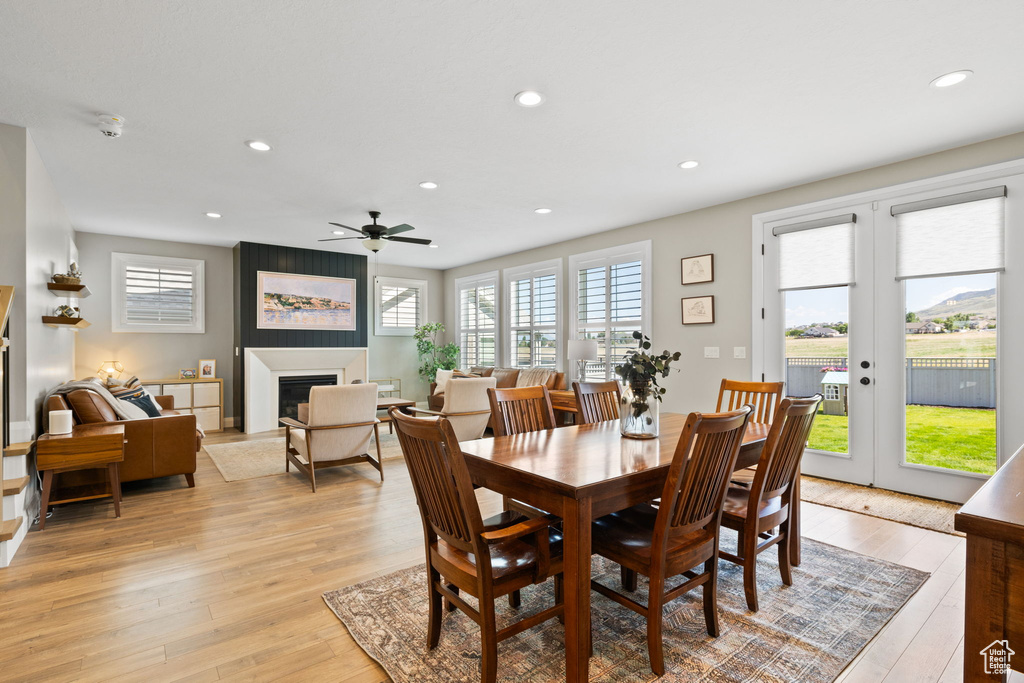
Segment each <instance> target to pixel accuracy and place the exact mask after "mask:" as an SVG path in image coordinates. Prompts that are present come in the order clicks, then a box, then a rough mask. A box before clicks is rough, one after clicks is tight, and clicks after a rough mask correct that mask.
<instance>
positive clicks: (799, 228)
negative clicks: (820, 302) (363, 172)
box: [772, 213, 857, 291]
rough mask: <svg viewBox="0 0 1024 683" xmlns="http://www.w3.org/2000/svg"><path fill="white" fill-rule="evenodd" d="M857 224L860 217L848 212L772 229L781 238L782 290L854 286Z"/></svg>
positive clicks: (780, 265) (780, 271) (780, 277)
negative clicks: (855, 230) (854, 248)
mask: <svg viewBox="0 0 1024 683" xmlns="http://www.w3.org/2000/svg"><path fill="white" fill-rule="evenodd" d="M856 221H857V216H856V214H852V213H848V214H843V215H839V216H832V217H830V218H822V219H818V220H813V221H803V222H800V223H791V224H789V225H782V226H778V227H776V228H774V229H772V234H773V235H775V236H776V237H778V239H779V245H778V246H779V289H780V290H782V291H787V290H793V289H816V288H819V287H842V286H844V285H851V284H853V282H854V269H853V266H854V263H853V246H854V244H853V239H854V225H855V223H856Z"/></svg>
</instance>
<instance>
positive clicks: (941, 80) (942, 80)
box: [931, 69, 974, 88]
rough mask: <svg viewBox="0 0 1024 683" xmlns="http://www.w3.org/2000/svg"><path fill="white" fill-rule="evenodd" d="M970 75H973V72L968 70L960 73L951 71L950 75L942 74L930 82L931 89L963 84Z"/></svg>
mask: <svg viewBox="0 0 1024 683" xmlns="http://www.w3.org/2000/svg"><path fill="white" fill-rule="evenodd" d="M972 75H974V72H973V71H971V70H970V69H964V70H962V71H953V72H952V73H948V74H943V75H942V76H939V77H938V78H936V79H935V80H934V81H932V82H931V86H932V87H933V88H948V87H949V86H951V85H956V84H957V83H963V82H964V81H965V80H967V77H968V76H972Z"/></svg>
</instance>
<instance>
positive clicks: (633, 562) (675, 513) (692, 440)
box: [591, 407, 751, 676]
mask: <svg viewBox="0 0 1024 683" xmlns="http://www.w3.org/2000/svg"><path fill="white" fill-rule="evenodd" d="M750 414H751V411H750V408H749V407H745V408H743V409H741V410H735V411H731V412H727V413H718V414H711V415H702V414H700V413H690V415H689V416H688V417H687V419H686V426H685V427H683V433H682V436H680V437H679V442H678V444H676V450H675V455H674V456H673V458H672V464H671V465H670V466H669V470H668V475H667V477H666V478H665V486H664V488H663V489H662V493H661V504H660V505H659V506H658V507H654V506H652V505H649V504H647V503H642V504H640V505H636V506H634V507H631V508H629V509H627V510H623V511H621V512H615V513H612V514H610V515H607V516H605V517H601V518H599V519H597V520H595V521H594V525H593V530H592V532H591V538H592V539H593V540H592V547H593V552H595V553H597V554H598V555H602V556H604V557H607V558H608V559H609V560H611V561H612V562H616V563H618V564H619V565H620V566H621V568H622V583H623V588H625V589H626V590H627V591H632V590H636V575H637V573H640V574H643V575H644V576H646V577H648V578H649V579H650V592H649V597H648V600H647V605H646V606H644V605H641V604H640V603H638V602H636V601H634V600H632V599H630V598H628V597H626V596H625V595H623V594H621V593H618V592H616V591H614V590H612V589H611V588H608V587H607V586H604V585H602V584H600V583H598V582H597V581H591V588H593V589H594V590H595V591H597V592H598V593H600V594H601V595H604V596H605V597H607V598H610V599H611V600H614V601H615V602H617V603H619V604H620V605H622V606H623V607H627V608H629V609H631V610H633V611H634V612H637V613H638V614H642V615H643V616H644V617H645V618H646V619H647V650H648V654H649V656H650V661H651V669H652V670H653V671H654V673H656V674H658V675H659V676H661V675H664V673H665V656H664V652H663V647H662V638H661V629H662V606H663V605H665V604H666V603H668V602H670V601H672V600H675V599H676V598H677V597H679V596H681V595H683V594H684V593H686V592H688V591H690V590H692V589H694V588H696V587H697V586H703V587H704V591H703V592H704V621H705V624H706V626H707V630H708V634H710V635H712V636H714V637H717V636H718V630H719V626H718V594H717V583H718V538H719V533H720V529H721V525H720V521H721V517H722V501H723V499H724V498H725V492H726V489H727V488H728V485H729V474H730V473H732V470H733V467H735V465H736V457H737V455H739V452H740V446H742V445H743V433H744V430H745V429H746V426H747V420H748V419H749V417H750ZM699 565H704V566H703V570H702V571H700V572H699V573H695V572H694V571H693V570H695V569H696V568H697V567H698V566H699ZM679 574H682V575H683V576H684V577H685V579H686V580H685V581H684V582H683V583H681V584H679V585H678V586H675V587H674V588H666V583H667V580H668V579H670V578H671V577H673V576H677V575H679Z"/></svg>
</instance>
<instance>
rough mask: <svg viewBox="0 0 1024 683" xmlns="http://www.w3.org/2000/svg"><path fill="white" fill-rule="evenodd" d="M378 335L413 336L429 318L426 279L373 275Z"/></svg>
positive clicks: (375, 328) (375, 330)
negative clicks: (374, 276)
mask: <svg viewBox="0 0 1024 683" xmlns="http://www.w3.org/2000/svg"><path fill="white" fill-rule="evenodd" d="M373 283H374V303H375V304H376V306H375V308H376V312H375V314H376V318H375V320H376V322H375V326H374V332H375V333H376V334H378V335H412V333H413V332H415V331H416V328H417V327H418V326H420V325H422V324H423V323H424V322H426V320H427V281H426V280H404V279H399V278H391V277H378V278H374V281H373Z"/></svg>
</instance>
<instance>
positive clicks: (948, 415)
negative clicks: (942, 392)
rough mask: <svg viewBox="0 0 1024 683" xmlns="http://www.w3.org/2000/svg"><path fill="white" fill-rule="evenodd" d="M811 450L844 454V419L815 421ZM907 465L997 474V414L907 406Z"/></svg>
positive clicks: (825, 417) (824, 417)
mask: <svg viewBox="0 0 1024 683" xmlns="http://www.w3.org/2000/svg"><path fill="white" fill-rule="evenodd" d="M808 445H809V446H810V447H811V448H818V449H821V450H825V451H832V452H834V453H846V452H847V418H846V416H845V415H822V414H821V413H819V414H818V416H817V417H816V418H815V419H814V429H813V431H812V432H811V438H810V440H809V442H808ZM907 462H910V463H915V464H918V465H931V466H933V467H945V468H948V469H956V470H962V471H965V472H978V473H981V474H992V473H994V472H995V471H996V411H994V410H976V409H971V408H941V407H937V406H907Z"/></svg>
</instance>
